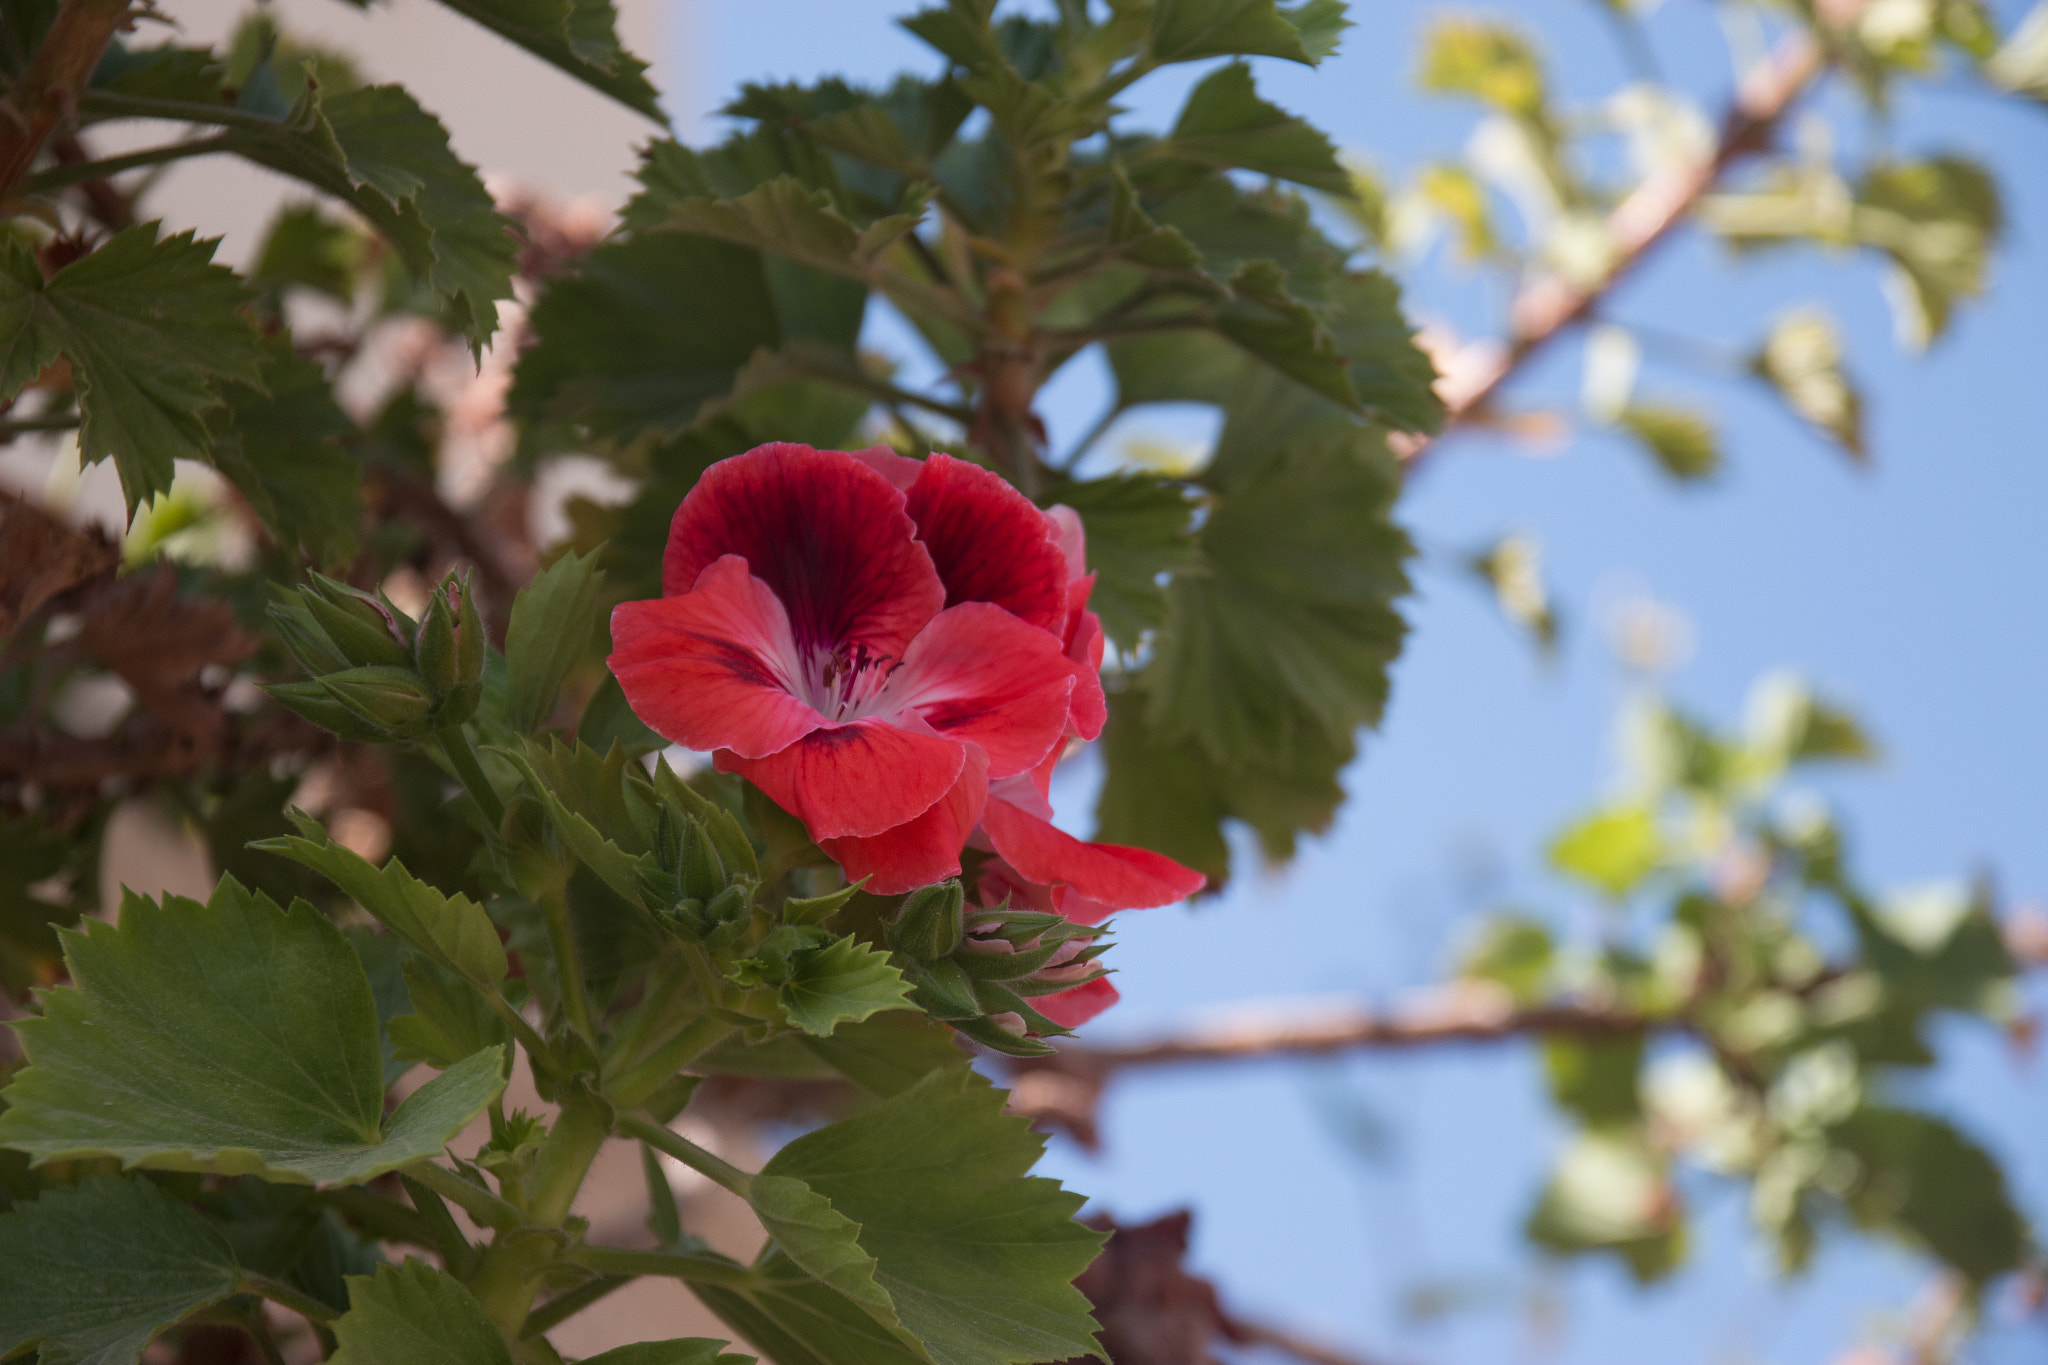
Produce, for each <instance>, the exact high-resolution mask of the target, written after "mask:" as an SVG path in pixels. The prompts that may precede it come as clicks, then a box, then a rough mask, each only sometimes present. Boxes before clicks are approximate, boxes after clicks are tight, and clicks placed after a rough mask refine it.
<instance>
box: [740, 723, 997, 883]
mask: <svg viewBox="0 0 2048 1365" xmlns="http://www.w3.org/2000/svg"><path fill="white" fill-rule="evenodd" d="M972 752H973V750H972V748H971V746H969V745H966V744H962V743H960V742H959V741H957V740H951V739H940V738H936V737H934V736H931V735H925V734H918V733H915V732H913V731H910V730H906V729H903V728H901V727H899V726H895V725H890V724H887V723H886V722H883V721H879V720H863V721H856V722H855V723H854V724H852V725H826V726H821V727H820V728H818V729H816V730H813V731H811V732H810V733H809V734H808V735H805V736H804V737H803V738H802V739H800V740H798V741H797V742H796V743H794V744H792V745H790V746H789V747H788V748H786V749H784V750H782V751H781V752H780V753H774V754H769V755H767V756H766V757H763V758H749V757H747V756H746V755H744V754H739V753H736V752H734V751H733V750H731V749H721V750H719V751H718V753H717V754H716V755H715V758H716V760H717V763H718V770H719V771H720V772H726V773H737V774H739V775H740V776H741V777H744V778H746V779H747V781H749V782H751V783H753V784H754V785H755V786H757V787H759V788H760V789H761V790H762V792H763V793H765V794H766V795H767V797H768V799H769V800H770V801H773V802H774V803H775V804H776V805H778V806H780V807H782V808H783V809H784V810H786V811H788V812H789V813H790V814H791V815H794V816H795V817H796V818H797V819H799V820H801V821H803V822H804V828H805V829H807V830H809V831H810V834H811V837H812V838H813V839H816V840H819V841H821V842H822V841H823V840H826V839H836V838H839V837H841V836H844V835H849V834H853V835H871V834H880V833H882V832H883V831H884V830H889V829H894V828H895V827H896V826H898V825H901V824H904V823H906V822H907V821H911V820H915V819H916V818H917V817H918V816H920V815H922V814H924V813H925V812H926V811H927V810H930V809H931V807H932V805H933V804H934V803H936V802H937V801H938V800H939V799H940V798H941V797H943V796H945V795H946V794H947V792H949V791H951V790H952V788H953V786H954V784H955V782H956V781H957V780H958V779H959V777H960V772H961V769H962V768H963V767H964V766H965V765H966V763H967V761H968V756H969V755H970V753H972ZM955 851H956V852H957V851H958V850H957V848H956V849H955Z"/></svg>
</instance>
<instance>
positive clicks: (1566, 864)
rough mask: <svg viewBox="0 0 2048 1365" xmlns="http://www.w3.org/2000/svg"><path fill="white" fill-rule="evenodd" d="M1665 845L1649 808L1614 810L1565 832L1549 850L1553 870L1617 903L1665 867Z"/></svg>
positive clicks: (1586, 819) (1587, 817)
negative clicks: (1607, 896)
mask: <svg viewBox="0 0 2048 1365" xmlns="http://www.w3.org/2000/svg"><path fill="white" fill-rule="evenodd" d="M1663 859H1664V840H1663V836H1661V835H1660V834H1659V833H1658V832H1657V817H1656V813H1655V812H1653V811H1651V810H1650V809H1649V808H1647V807H1645V806H1639V805H1625V806H1610V807H1608V808H1606V809H1604V810H1597V811H1594V812H1593V813H1592V814H1591V815H1588V816H1586V817H1585V818H1583V819H1581V820H1577V821H1574V822H1573V823H1572V824H1571V825H1569V826H1567V827H1566V828H1565V830H1564V831H1563V832H1562V833H1561V834H1559V835H1558V836H1557V837H1556V838H1555V839H1553V840H1552V841H1551V844H1550V865H1551V866H1552V867H1555V868H1556V869H1557V870H1558V871H1560V872H1564V873H1568V874H1570V875H1571V876H1574V877H1577V878H1578V879H1579V880H1580V881H1582V882H1585V883H1586V884H1588V885H1589V886H1592V887H1594V888H1595V889H1596V890H1599V891H1601V892H1604V893H1605V894H1607V895H1609V896H1612V897H1614V898H1616V899H1620V898H1621V897H1623V896H1626V895H1628V894H1629V893H1630V892H1631V891H1634V890H1635V889H1636V888H1637V887H1638V886H1640V885H1642V882H1643V879H1644V878H1645V877H1648V876H1649V875H1650V874H1651V873H1652V872H1655V871H1656V870H1657V868H1658V867H1659V866H1660V865H1661V864H1662V862H1663Z"/></svg>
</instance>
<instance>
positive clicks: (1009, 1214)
mask: <svg viewBox="0 0 2048 1365" xmlns="http://www.w3.org/2000/svg"><path fill="white" fill-rule="evenodd" d="M1003 1100H1004V1095H1003V1092H1001V1091H999V1090H996V1089H995V1088H994V1087H993V1086H991V1085H989V1084H988V1082H987V1081H985V1080H983V1079H982V1078H981V1077H979V1076H977V1075H975V1074H974V1073H973V1072H971V1071H969V1070H966V1069H964V1068H963V1069H945V1070H940V1071H935V1072H933V1073H931V1074H930V1075H928V1076H926V1077H925V1078H924V1079H923V1080H922V1081H919V1082H918V1083H917V1084H916V1085H915V1086H912V1087H911V1088H910V1089H908V1090H905V1091H903V1092H902V1093H900V1094H898V1095H896V1096H894V1097H893V1098H890V1099H887V1100H883V1101H882V1102H881V1103H879V1104H877V1105H875V1106H874V1107H873V1108H871V1109H868V1110H867V1111H865V1112H864V1113H861V1114H857V1115H855V1116H854V1117H852V1118H849V1119H842V1120H841V1121H840V1122H838V1123H834V1124H831V1125H829V1126H827V1127H824V1128H821V1129H818V1130H817V1131H815V1132H812V1133H807V1134H805V1135H804V1136H802V1137H800V1138H797V1139H796V1140H795V1141H794V1142H791V1143H790V1144H789V1145H788V1146H786V1147H784V1148H783V1149H782V1150H781V1151H779V1152H777V1153H776V1154H775V1156H774V1157H773V1158H771V1159H770V1160H769V1162H768V1164H767V1166H766V1167H765V1168H764V1170H763V1175H764V1176H766V1177H769V1178H786V1179H789V1180H792V1181H800V1182H802V1184H803V1185H805V1186H808V1187H809V1188H810V1189H811V1190H813V1191H815V1192H816V1193H818V1194H820V1195H823V1196H824V1197H825V1198H826V1199H828V1200H830V1201H831V1204H830V1207H831V1208H832V1209H833V1210H834V1211H836V1212H837V1213H838V1214H840V1215H842V1216H844V1217H846V1218H849V1219H851V1220H853V1221H854V1222H855V1223H856V1224H858V1227H859V1239H860V1246H861V1248H862V1249H863V1250H865V1251H866V1252H867V1253H869V1254H870V1255H872V1256H873V1258H874V1265H875V1269H874V1272H873V1273H874V1281H875V1283H876V1285H877V1286H879V1287H880V1288H881V1289H882V1290H884V1291H886V1293H887V1296H888V1299H889V1301H890V1302H892V1303H893V1304H894V1307H895V1311H896V1315H897V1317H898V1318H900V1319H901V1321H902V1322H903V1324H904V1326H906V1327H907V1328H909V1330H910V1331H911V1332H912V1333H914V1334H915V1335H916V1337H917V1339H918V1340H919V1341H921V1342H923V1343H924V1346H925V1349H926V1350H927V1351H928V1352H929V1353H930V1355H931V1358H932V1360H933V1361H934V1362H936V1365H969V1363H970V1362H973V1363H974V1365H987V1362H996V1361H1000V1362H1017V1363H1021V1362H1027V1361H1043V1360H1060V1359H1066V1358H1068V1357H1071V1356H1084V1355H1098V1354H1099V1352H1100V1348H1099V1347H1098V1346H1097V1345H1096V1342H1095V1324H1094V1322H1093V1320H1092V1319H1091V1318H1090V1317H1089V1315H1088V1301H1087V1300H1086V1299H1085V1298H1083V1297H1082V1295H1081V1292H1080V1291H1079V1290H1077V1289H1075V1288H1074V1286H1073V1280H1074V1277H1075V1276H1077V1275H1079V1274H1080V1273H1081V1272H1082V1271H1083V1270H1084V1269H1086V1268H1087V1266H1088V1263H1089V1262H1090V1261H1092V1260H1093V1259H1094V1258H1095V1253H1096V1251H1097V1250H1098V1249H1099V1248H1100V1246H1101V1245H1102V1241H1103V1237H1102V1234H1101V1233H1098V1232H1095V1231H1092V1230H1091V1229H1089V1228H1086V1227H1083V1226H1082V1225H1081V1224H1079V1223H1077V1222H1075V1221H1074V1217H1073V1216H1074V1213H1075V1211H1076V1210H1078V1209H1079V1208H1080V1206H1081V1203H1082V1200H1081V1199H1080V1198H1079V1197H1078V1196H1075V1195H1071V1194H1068V1193H1066V1192H1065V1191H1063V1190H1062V1189H1060V1187H1059V1185H1058V1184H1057V1182H1054V1181H1051V1180H1046V1179H1043V1178H1040V1177H1033V1176H1029V1175H1027V1172H1029V1171H1030V1169H1031V1167H1032V1165H1033V1163H1035V1162H1036V1160H1037V1159H1038V1155H1039V1153H1040V1152H1041V1151H1042V1150H1043V1149H1044V1146H1045V1140H1044V1139H1043V1138H1041V1137H1038V1136H1036V1135H1035V1134H1033V1133H1032V1132H1031V1130H1030V1125H1029V1124H1028V1123H1027V1122H1026V1121H1025V1120H1023V1119H1021V1118H1017V1117H1015V1116H1013V1115H1008V1114H1005V1113H1004V1112H1003ZM913 1154H914V1155H913Z"/></svg>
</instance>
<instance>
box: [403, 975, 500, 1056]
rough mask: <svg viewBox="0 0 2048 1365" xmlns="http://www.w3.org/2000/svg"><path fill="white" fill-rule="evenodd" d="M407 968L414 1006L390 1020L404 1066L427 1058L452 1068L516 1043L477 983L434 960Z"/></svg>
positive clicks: (409, 998)
mask: <svg viewBox="0 0 2048 1365" xmlns="http://www.w3.org/2000/svg"><path fill="white" fill-rule="evenodd" d="M401 970H402V972H403V978H402V979H403V981H404V983H405V990H406V999H407V1002H408V1004H409V1005H410V1010H409V1012H407V1013H405V1014H400V1015H397V1016H395V1017H393V1018H392V1019H391V1020H390V1021H389V1022H388V1023H387V1024H386V1025H385V1033H386V1035H387V1036H388V1037H389V1039H390V1046H391V1053H392V1056H393V1057H394V1058H396V1059H397V1062H398V1063H399V1064H400V1065H410V1064H411V1063H413V1062H427V1063H429V1064H431V1065H433V1066H437V1067H442V1068H447V1067H451V1066H454V1065H455V1064H456V1063H457V1062H460V1061H461V1060H462V1059H463V1058H465V1057H469V1056H472V1055H474V1054H476V1053H478V1052H481V1051H483V1050H484V1049H486V1048H502V1047H504V1046H505V1045H506V1044H508V1043H510V1042H511V1040H512V1034H511V1031H510V1030H509V1029H508V1028H507V1027H506V1026H505V1021H504V1020H503V1019H500V1018H499V1017H498V1015H497V1014H496V1012H495V1011H493V1010H492V1009H491V1007H490V1005H489V1004H487V1003H486V1002H485V1000H484V997H483V992H481V991H479V990H478V989H477V988H476V987H475V986H472V985H470V984H469V983H468V982H467V981H464V980H463V979H462V978H461V977H459V976H457V975H455V973H453V972H451V971H448V970H446V969H445V968H442V967H438V966H435V965H434V964H433V963H431V962H422V961H418V960H415V961H412V962H408V963H406V964H404V966H403V968H402V969H401ZM508 1055H509V1054H508Z"/></svg>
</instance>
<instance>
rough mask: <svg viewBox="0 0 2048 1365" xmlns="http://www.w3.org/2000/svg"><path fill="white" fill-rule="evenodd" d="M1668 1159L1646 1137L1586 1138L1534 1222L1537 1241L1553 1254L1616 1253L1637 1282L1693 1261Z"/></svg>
mask: <svg viewBox="0 0 2048 1365" xmlns="http://www.w3.org/2000/svg"><path fill="white" fill-rule="evenodd" d="M1679 1215H1680V1205H1679V1204H1678V1201H1677V1197H1676V1192H1675V1191H1674V1190H1673V1189H1672V1187H1671V1178H1670V1173H1669V1171H1668V1169H1667V1166H1666V1161H1665V1158H1664V1157H1663V1156H1662V1155H1660V1154H1659V1153H1658V1152H1657V1151H1655V1150H1654V1149H1653V1148H1652V1147H1651V1146H1650V1144H1649V1143H1648V1142H1647V1141H1646V1140H1645V1139H1644V1137H1643V1136H1642V1134H1641V1133H1639V1132H1636V1131H1633V1130H1624V1131H1622V1132H1619V1133H1580V1134H1579V1135H1577V1136H1576V1137H1574V1138H1573V1139H1572V1141H1571V1143H1570V1145H1569V1146H1567V1147H1566V1148H1565V1151H1564V1154H1563V1155H1562V1156H1561V1157H1560V1158H1559V1159H1558V1163H1557V1171H1556V1173H1555V1174H1554V1175H1552V1176H1551V1178H1550V1183H1549V1184H1548V1185H1547V1186H1546V1187H1545V1188H1544V1191H1543V1195H1542V1198H1541V1199H1540V1201H1539V1202H1538V1203H1537V1206H1536V1208H1535V1210H1534V1211H1533V1212H1532V1213H1531V1214H1530V1215H1529V1220H1528V1223H1527V1225H1526V1228H1525V1230H1526V1232H1527V1235H1528V1237H1529V1240H1530V1241H1532V1242H1534V1243H1536V1244H1537V1245H1538V1246H1541V1247H1546V1248H1548V1249H1550V1250H1552V1251H1559V1252H1565V1253H1577V1252H1586V1251H1602V1250H1604V1251H1612V1252H1615V1253H1617V1254H1618V1255H1620V1256H1621V1258H1622V1260H1623V1261H1624V1262H1625V1263H1626V1264H1627V1266H1628V1268H1629V1270H1630V1271H1631V1272H1632V1273H1633V1274H1634V1276H1635V1278H1636V1281H1637V1283H1639V1284H1643V1283H1648V1282H1650V1281H1653V1280H1658V1279H1662V1278H1663V1277H1664V1276H1666V1275H1668V1274H1670V1273H1671V1271H1673V1270H1674V1269H1676V1268H1677V1266H1678V1264H1679V1262H1680V1261H1681V1260H1683V1259H1684V1256H1685V1223H1684V1221H1683V1219H1682V1218H1681V1217H1680V1216H1679Z"/></svg>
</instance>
